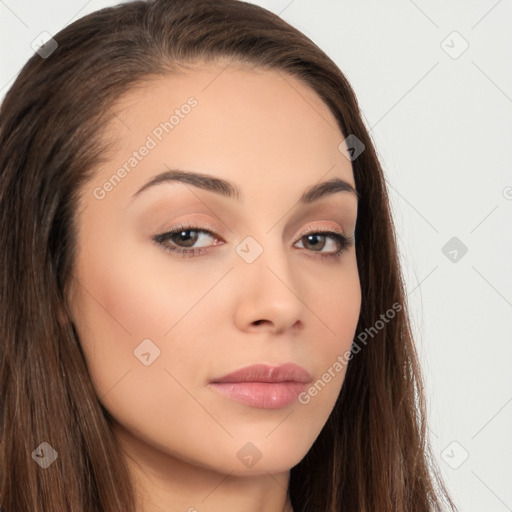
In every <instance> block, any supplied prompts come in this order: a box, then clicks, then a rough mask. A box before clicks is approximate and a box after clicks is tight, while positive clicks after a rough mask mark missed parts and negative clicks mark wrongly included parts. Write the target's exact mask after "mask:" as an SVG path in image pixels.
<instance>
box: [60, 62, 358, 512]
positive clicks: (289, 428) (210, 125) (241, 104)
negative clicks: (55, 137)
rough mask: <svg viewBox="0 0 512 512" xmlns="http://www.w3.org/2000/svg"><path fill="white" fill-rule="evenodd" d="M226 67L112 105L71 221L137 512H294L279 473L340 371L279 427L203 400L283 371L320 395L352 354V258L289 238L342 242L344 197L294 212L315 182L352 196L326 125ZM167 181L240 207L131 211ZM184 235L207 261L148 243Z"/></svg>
mask: <svg viewBox="0 0 512 512" xmlns="http://www.w3.org/2000/svg"><path fill="white" fill-rule="evenodd" d="M225 64H226V63H224V62H222V61H219V62H217V63H211V64H204V63H202V64H200V65H196V66H192V67H190V68H188V69H187V70H185V71H183V72H182V73H178V74H174V75H172V76H171V75H169V76H164V77H157V78H154V79H151V80H149V81H148V82H146V83H145V84H144V85H143V86H141V87H138V88H137V89H135V90H132V91H130V92H129V93H127V94H126V95H125V96H124V97H122V98H121V99H120V100H119V101H118V102H117V103H116V105H115V106H113V107H112V110H113V111H114V112H115V113H116V117H115V118H114V120H113V121H112V122H111V123H110V124H109V126H108V130H107V131H106V132H105V133H104V135H103V136H104V137H105V138H107V139H108V140H110V141H113V142H114V143H115V148H114V150H113V151H112V155H111V158H110V159H109V161H108V162H106V163H105V164H103V165H102V166H101V167H100V168H98V169H97V172H96V174H95V175H94V178H93V179H92V180H91V182H90V183H88V184H87V186H86V187H85V188H84V189H83V190H82V191H81V192H82V199H81V204H80V208H79V209H78V211H77V230H78V252H77V259H76V261H75V266H74V279H73V285H72V287H71V293H70V297H69V299H70V304H71V308H72V312H73V321H74V324H75V326H76V328H77V331H78V334H79V338H80V342H81V344H82V346H83V349H84V353H85V357H86V361H87V364H88V367H89V369H90V373H91V378H92V380H93V383H94V386H95V389H96V390H97V394H98V397H99V398H100V401H101V403H102V404H103V406H104V407H105V408H106V409H107V410H108V411H109V413H110V414H111V415H112V417H113V418H114V420H115V423H114V434H115V436H116V437H117V439H118V440H119V443H120V445H121V447H122V449H123V451H124V453H125V454H126V460H127V462H128V466H129V469H130V471H131V473H132V474H133V476H134V479H135V481H136V487H137V493H138V497H139V510H144V511H146V512H156V511H174V510H176V511H187V510H188V511H190V512H192V511H194V510H198V511H201V512H206V511H207V512H217V511H225V510H244V511H246V512H257V511H260V510H265V511H267V512H272V511H276V512H277V511H285V510H286V511H289V510H291V506H290V502H289V499H288V498H287V491H286V490H287V486H288V481H289V470H290V468H292V467H293V466H295V465H296V464H298V463H299V462H300V461H301V459H302V458H303V457H304V456H305V455H306V453H307V452H308V450H309V449H310V448H311V446H312V444H313V442H314V441H315V439H316V438H317V436H318V434H319V433H320V431H321V429H322V427H323V426H324V424H325V422H326V421H327V419H328V417H329V414H330V413H331V411H332V408H333V407H334V404H335V401H336V399H337V397H338V395H339V392H340V389H341V386H342V383H343V379H344V376H345V369H343V371H340V372H338V373H336V375H335V377H334V378H333V379H332V380H331V381H330V382H329V383H328V384H327V385H326V386H325V388H324V389H323V390H322V391H321V392H320V393H318V395H317V396H315V397H314V398H312V399H311V401H310V402H309V403H308V404H305V405H303V404H300V403H299V402H298V401H296V402H294V403H293V404H292V405H290V406H287V407H285V408H280V409H258V408H255V407H251V406H248V405H245V404H241V403H238V402H235V401H233V400H231V399H229V398H227V397H225V396H222V395H220V394H218V393H216V392H215V391H212V390H211V389H210V388H208V386H207V385H208V383H209V382H210V380H211V379H213V378H215V377H220V376H222V375H225V374H227V373H229V372H232V371H234V370H237V369H239V368H242V367H244V366H247V365H250V364H254V363H265V364H269V365H277V364H281V363H286V362H294V363H296V364H299V365H300V366H302V367H304V368H305V369H306V370H307V371H308V372H309V373H310V374H311V375H312V376H313V378H314V381H317V380H318V379H319V378H321V376H322V374H323V373H324V372H325V371H326V370H327V369H328V368H329V367H332V365H333V363H334V362H335V361H336V358H337V357H338V356H339V355H340V354H343V353H344V352H345V351H347V350H349V349H350V347H351V343H352V340H353V337H354V334H355V329H356V325H357V320H358V317H359V312H360V306H361V290H360V283H359V275H358V270H357V264H356V254H355V247H354V246H353V245H352V246H349V247H347V248H346V249H345V250H344V251H343V252H342V253H341V255H340V257H339V258H336V257H333V258H330V259H321V258H320V256H319V255H320V253H322V254H327V253H334V252H335V250H336V249H337V248H338V246H337V244H336V240H335V239H332V238H330V237H329V236H327V237H326V238H324V239H322V238H319V241H318V243H317V244H316V248H315V246H314V245H313V244H311V245H308V240H307V239H306V238H305V235H304V234H305V232H306V231H308V232H309V231H310V230H313V232H315V231H314V229H317V230H331V231H332V230H334V231H336V230H339V231H341V232H342V233H344V234H345V235H347V236H351V235H353V234H354V230H355V224H356V218H357V198H356V196H355V195H354V194H352V193H350V192H339V193H336V194H333V195H330V196H326V197H324V198H322V199H321V200H319V201H317V202H315V203H312V204H310V205H307V206H305V207H304V206H301V207H299V206H298V205H297V201H298V199H299V197H300V196H301V195H302V193H303V192H304V191H305V190H306V189H308V188H309V187H310V186H312V185H314V184H316V183H318V182H320V181H326V180H328V179H331V178H334V177H339V178H341V179H344V180H345V181H347V182H349V183H351V184H352V186H354V187H355V185H354V177H353V172H352V166H351V163H350V161H349V160H348V159H347V158H345V156H343V155H342V154H341V152H340V151H339V150H338V145H339V144H340V142H341V141H342V140H343V139H344V136H343V135H342V133H341V131H340V130H339V129H338V128H337V124H336V121H335V118H334V117H333V115H332V113H331V112H330V110H329V108H328V107H327V106H326V105H325V104H324V103H323V102H322V100H321V99H320V98H319V97H318V96H317V94H316V93H315V92H314V91H313V90H312V89H310V88H309V87H307V86H306V85H304V84H303V83H301V82H299V81H298V80H297V79H295V78H293V77H291V76H288V75H282V74H280V73H277V72H274V71H268V70H267V71H264V70H258V69H253V68H250V67H248V66H247V65H238V64H237V65H234V64H232V65H231V66H229V67H227V68H226V69H224V71H222V70H223V68H224V67H225ZM219 73H220V74H219ZM190 96H194V98H196V99H197V101H198V104H197V106H196V107H194V108H193V109H192V110H191V111H190V113H189V114H188V115H186V116H185V117H184V118H183V119H180V121H179V124H178V125H177V126H175V127H174V129H173V130H172V131H171V132H170V133H169V134H165V135H164V137H163V138H162V141H160V142H158V144H157V146H156V147H155V148H154V149H152V150H151V151H150V152H149V154H148V155H147V156H146V157H145V158H143V159H142V160H141V161H140V162H139V163H138V165H137V166H136V167H135V168H134V169H133V170H131V172H130V173H129V174H127V175H126V176H125V177H124V178H123V179H122V180H121V181H120V182H119V183H117V184H116V186H115V187H113V189H112V190H110V191H109V192H108V193H107V194H106V195H105V197H104V198H102V199H97V198H96V197H95V196H94V193H93V191H94V189H95V187H96V188H97V187H102V186H103V184H104V183H105V182H106V181H107V180H108V179H109V178H110V177H111V176H112V174H113V173H114V172H115V171H116V169H118V168H119V167H121V166H122V165H123V163H124V162H126V161H127V159H128V158H129V157H130V156H131V155H132V152H133V151H135V150H137V149H138V148H139V147H140V146H141V145H142V144H143V143H144V142H145V141H146V138H147V136H148V135H150V134H151V133H152V131H153V130H154V129H155V127H156V126H158V125H159V123H161V122H162V121H165V120H168V118H169V116H170V115H171V114H172V112H173V110H174V109H175V108H180V106H181V105H183V104H184V103H186V100H187V98H189V97H190ZM153 138H155V137H153ZM155 140H156V138H155ZM165 166H168V167H169V168H172V169H176V168H178V169H186V170H191V171H194V172H201V173H205V174H210V175H213V176H216V177H220V178H224V179H226V180H229V181H231V182H234V183H236V185H237V186H238V187H239V188H240V190H241V193H242V194H243V197H244V199H243V201H242V202H240V203H239V202H237V200H236V199H234V198H226V197H222V196H220V195H217V194H215V193H213V192H210V191H207V190H204V189H200V188H197V187H193V186H191V185H189V184H183V183H177V182H167V183H163V184H160V185H157V186H153V187H149V188H147V189H146V190H145V191H144V192H141V193H140V194H138V195H137V196H136V197H135V198H133V199H132V196H133V194H135V192H137V191H138V190H139V189H140V188H141V187H142V186H143V185H144V184H146V183H147V182H148V181H149V180H150V179H151V178H152V177H153V176H155V175H156V174H158V173H160V172H161V171H163V170H165ZM184 221H188V222H191V223H192V225H193V226H196V227H197V228H204V229H207V230H211V231H214V232H216V233H217V234H218V235H220V236H219V237H216V236H215V235H213V236H212V235H207V234H198V233H197V232H192V233H191V235H192V236H194V235H195V236H198V238H197V241H196V243H195V245H193V247H195V248H199V247H208V250H207V252H206V253H205V254H203V255H201V254H200V255H198V256H194V257H182V256H181V255H180V254H174V253H171V252H168V251H165V250H164V249H163V247H162V246H159V245H157V244H156V243H155V242H154V241H153V240H152V237H153V236H155V235H157V234H160V233H164V232H166V231H169V230H171V229H172V228H174V227H175V226H177V225H179V223H180V222H184ZM317 232H318V231H317ZM247 236H251V237H253V238H254V239H255V240H256V241H257V243H258V244H259V245H260V246H261V248H262V249H263V252H262V253H261V254H260V256H259V257H258V258H257V259H256V260H255V261H254V262H252V263H248V262H247V261H245V260H244V259H243V258H242V257H241V256H239V254H238V253H237V252H236V247H237V246H238V245H239V244H240V243H241V242H242V241H243V240H244V239H245V238H246V237H247ZM173 241H174V244H173ZM173 241H172V240H171V241H169V240H168V241H167V245H168V246H169V245H171V246H174V247H178V248H189V247H190V246H187V245H184V244H183V243H181V245H180V242H179V240H177V238H176V237H175V238H174V239H173ZM192 243H193V242H192ZM250 250H253V248H252V249H250ZM144 339H150V340H152V343H154V344H155V345H156V346H157V347H158V348H159V349H160V356H159V357H157V358H156V359H155V360H154V362H152V363H151V364H149V365H148V366H146V365H144V364H142V363H141V361H140V360H139V359H138V358H137V357H136V356H135V355H134V350H136V349H137V347H138V346H139V345H140V343H141V342H142V340H144ZM152 350H153V349H152ZM151 357H152V356H151ZM146 358H147V357H146ZM249 442H250V443H252V444H253V445H254V446H255V447H257V450H258V451H259V453H260V454H261V458H260V459H259V460H258V462H257V463H256V464H254V465H253V466H252V467H247V465H245V464H243V463H242V462H241V460H240V459H239V457H238V456H237V453H238V452H239V450H240V449H241V448H242V447H244V445H246V444H247V443H249ZM249 449H250V450H253V451H255V450H254V448H249Z"/></svg>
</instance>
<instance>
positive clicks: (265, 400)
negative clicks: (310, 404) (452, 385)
mask: <svg viewBox="0 0 512 512" xmlns="http://www.w3.org/2000/svg"><path fill="white" fill-rule="evenodd" d="M311 380H312V377H311V375H310V374H309V373H308V372H307V371H306V370H305V369H304V368H302V367H300V366H298V365H296V364H293V363H287V364H283V365H281V366H268V365H264V364H256V365H252V366H247V367H245V368H242V369H240V370H237V371H235V372H232V373H230V374H228V375H225V376H224V377H221V378H218V379H214V380H212V381H211V382H210V383H209V384H208V387H209V388H210V389H213V390H214V391H217V392H218V393H220V394H222V395H225V396H227V397H228V398H231V399H232V400H235V401H237V402H242V403H244V404H246V405H249V406H252V407H257V408H260V409H280V408H282V407H286V406H288V405H290V404H292V403H293V402H294V401H295V400H296V399H297V397H298V395H299V394H300V393H301V392H302V391H304V389H305V387H306V384H308V383H309V382H311Z"/></svg>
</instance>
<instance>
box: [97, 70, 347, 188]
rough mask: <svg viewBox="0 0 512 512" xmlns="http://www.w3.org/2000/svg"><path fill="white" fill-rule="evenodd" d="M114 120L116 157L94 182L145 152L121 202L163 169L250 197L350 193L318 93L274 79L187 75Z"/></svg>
mask: <svg viewBox="0 0 512 512" xmlns="http://www.w3.org/2000/svg"><path fill="white" fill-rule="evenodd" d="M111 110H112V112H114V114H115V115H114V117H113V120H112V121H111V122H110V124H109V126H108V127H107V130H106V137H107V138H108V139H110V140H112V141H114V145H115V148H116V149H115V154H114V159H113V161H112V162H110V164H109V166H108V169H107V168H104V169H102V170H101V173H100V174H101V176H100V177H99V181H101V179H105V178H108V176H109V173H110V174H112V171H113V170H115V169H116V168H118V167H119V166H121V165H123V163H126V162H127V160H128V158H130V156H131V155H133V153H134V152H137V150H138V149H139V148H141V147H142V146H144V145H146V146H151V150H150V151H145V153H146V154H145V156H144V157H143V158H141V159H140V160H139V161H138V162H137V164H136V172H133V171H132V172H130V175H129V177H128V178H127V179H125V181H127V182H129V184H123V189H124V190H125V192H126V193H128V192H131V193H133V192H134V191H135V190H138V188H140V187H141V186H143V184H144V183H145V182H146V181H147V179H148V178H150V177H152V176H153V175H155V174H157V173H158V171H160V172H161V171H163V170H165V168H166V167H172V168H183V169H190V170H197V171H198V172H205V173H208V174H212V175H216V176H220V177H222V178H225V179H227V180H229V181H232V182H234V183H237V184H240V188H241V189H242V190H247V191H250V190H253V191H257V190H258V189H259V187H261V184H262V183H265V184H268V183H273V184H275V185H277V186H280V187H281V188H282V187H287V188H290V187H293V188H296V189H297V190H300V191H301V192H302V190H303V189H304V188H305V187H307V186H310V185H311V184H313V183H315V182H318V181H320V180H322V179H329V178H333V177H339V178H341V179H343V180H345V181H347V182H349V183H351V184H352V185H354V179H353V175H352V167H351V164H350V161H349V160H347V159H346V158H345V157H344V156H343V155H342V153H341V152H340V151H339V149H338V146H339V145H340V143H341V141H342V140H343V139H344V137H343V135H342V133H341V131H340V129H339V127H338V124H337V121H336V119H335V118H334V115H333V114H332V112H331V111H330V109H329V108H328V107H327V105H326V104H325V103H324V102H323V101H322V99H321V98H320V97H319V96H318V94H317V93H316V92H315V91H314V90H312V89H311V88H310V87H308V86H307V85H306V84H304V83H303V82H301V81H300V80H299V79H297V78H295V77H293V76H291V75H289V74H285V73H283V72H280V71H276V70H264V69H261V68H254V67H250V66H248V65H242V64H233V63H230V62H229V61H220V62H216V63H209V64H205V63H203V64H200V65H194V66H188V67H187V68H185V69H183V70H182V71H179V72H177V73H173V74H168V75H162V76H158V77H152V78H149V79H147V80H146V81H145V82H144V83H142V84H140V85H137V87H136V88H134V89H132V90H130V91H129V92H128V93H126V94H125V95H123V97H121V98H120V99H119V100H118V101H117V102H116V103H115V104H114V105H112V107H111ZM139 158H140V156H139ZM134 170H135V167H134ZM125 185H126V186H125ZM116 193H117V191H116Z"/></svg>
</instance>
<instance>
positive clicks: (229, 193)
mask: <svg viewBox="0 0 512 512" xmlns="http://www.w3.org/2000/svg"><path fill="white" fill-rule="evenodd" d="M168 182H178V183H186V184H189V185H192V186H194V187H197V188H201V189H203V190H208V191H209V192H214V193H216V194H219V195H221V196H224V197H227V198H233V199H236V200H237V201H241V200H242V197H243V195H242V193H241V191H240V189H239V188H238V186H237V185H235V184H234V183H231V182H230V181H226V180H224V179H222V178H216V177H214V176H211V175H209V174H203V173H198V172H191V171H186V170H182V169H168V170H167V171H165V172H162V173H160V174H157V175H156V176H154V177H153V178H151V179H150V180H149V181H148V182H147V183H146V184H145V185H143V186H142V187H141V188H140V189H139V190H138V191H137V192H135V194H133V196H132V200H133V199H134V198H135V197H136V196H138V195H139V194H140V193H141V192H143V191H144V190H147V189H148V188H150V187H154V186H156V185H160V184H161V183H168ZM338 192H349V193H351V194H354V195H355V196H356V198H357V199H360V194H359V193H358V192H357V191H356V190H355V188H354V187H353V186H352V185H351V184H350V183H348V182H347V181H345V180H342V179H341V178H333V179H331V180H329V181H324V182H321V183H317V184H315V185H313V186H311V187H309V188H308V189H306V190H305V191H304V193H303V194H302V196H301V197H300V199H299V201H298V202H299V204H301V205H307V204H310V203H313V202H314V201H318V200H319V199H321V198H323V197H326V196H330V195H333V194H336V193H338Z"/></svg>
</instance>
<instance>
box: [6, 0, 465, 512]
mask: <svg viewBox="0 0 512 512" xmlns="http://www.w3.org/2000/svg"><path fill="white" fill-rule="evenodd" d="M54 39H55V40H56V42H57V44H58V47H57V48H56V49H54V50H53V51H52V52H51V54H50V55H45V56H44V57H43V56H40V55H38V54H34V55H33V56H32V57H31V58H30V59H29V60H28V62H27V63H26V64H25V66H24V67H23V69H22V71H21V72H20V74H19V76H18V77H17V79H16V81H15V82H14V85H13V86H12V87H11V89H10V90H9V91H8V93H7V95H6V96H5V99H4V101H3V104H2V105H1V109H0V173H1V174H0V212H1V218H0V247H1V248H2V249H1V256H0V258H1V259H0V276H1V282H0V300H1V302H0V343H1V352H0V389H1V408H0V411H1V412H0V414H1V417H0V420H1V424H0V440H1V445H0V448H1V450H0V472H1V474H0V478H1V487H0V505H1V507H2V509H3V511H4V512H18V511H19V512H26V511H27V510H30V511H31V512H43V511H44V512H46V511H49V510H51V511H53V512H59V511H62V512H64V511H70V510H71V511H80V512H82V511H96V512H100V511H105V512H119V511H123V512H134V511H135V500H134V492H133V487H132V481H131V480H130V475H129V472H128V470H127V467H126V465H125V462H124V459H123V456H122V453H121V451H120V448H119V446H118V445H117V443H116V439H115V438H114V436H113V434H112V432H111V418H110V416H109V414H108V412H107V411H106V410H105V409H104V408H103V407H102V405H101V404H100V402H99V400H98V397H97V396H96V394H95V390H94V388H93V386H92V383H91V379H90V376H89V373H88V369H87V366H86V363H85V359H84V357H83V353H82V351H81V348H80V343H79V340H78V336H77V333H76V331H75V329H74V327H73V324H72V322H71V320H70V318H71V316H70V312H69V308H68V305H67V302H66V295H67V293H66V290H67V289H68V288H67V287H68V285H69V283H70V279H71V275H72V273H71V271H72V268H73V262H74V255H75V251H76V238H75V236H76V230H75V219H76V214H77V205H78V200H79V190H80V189H81V187H82V186H83V185H84V184H85V183H87V182H88V180H89V179H90V178H91V176H92V175H93V172H94V169H95V168H97V166H98V164H99V163H100V162H102V161H103V160H104V159H106V158H107V153H108V151H107V149H108V147H107V146H106V144H105V141H103V140H102V137H101V136H102V128H104V127H105V126H106V125H107V123H108V122H109V121H111V120H112V118H113V115H114V113H113V111H112V109H111V108H110V107H111V106H112V105H113V104H114V102H115V100H116V98H118V97H119V96H120V95H121V94H123V93H125V92H127V91H129V90H130V89H131V88H133V87H136V86H137V84H139V83H140V82H141V81H144V80H147V79H150V78H151V77H152V76H155V75H166V74H170V75H172V73H173V71H174V70H176V69H178V68H179V66H180V65H183V64H189V63H194V62H204V61H215V59H221V58H228V59H232V60H233V61H234V62H245V63H249V64H251V65H255V66H257V67H260V68H263V69H272V70H277V71H279V72H282V73H283V74H284V76H286V74H289V75H292V76H294V77H296V78H299V79H300V80H302V81H303V82H304V83H306V84H307V85H309V86H310V87H311V88H312V89H313V90H314V91H316V93H317V94H318V95H319V96H320V97H321V98H322V99H323V101H324V102H325V103H326V104H327V106H328V107H329V108H330V109H331V111H332V112H333V114H334V116H335V118H336V120H337V121H338V124H339V128H340V130H341V132H342V134H343V135H344V137H347V136H349V135H355V136H356V137H357V138H358V139H359V140H360V141H362V143H363V144H364V146H365V150H364V151H363V153H362V154H360V155H359V156H358V157H357V158H356V159H355V160H353V162H352V166H353V172H354V177H355V184H356V189H357V191H358V193H359V196H360V200H359V205H358V218H357V225H356V254H357V263H358V269H359V275H360V283H361V288H362V307H361V314H360V319H359V323H358V326H357V331H356V333H358V338H357V339H359V340H362V339H363V337H361V334H362V333H364V332H366V333H367V334H368V332H371V333H372V336H371V340H368V342H366V343H365V344H364V346H360V347H359V348H360V350H359V351H358V352H357V354H356V353H354V356H353V358H352V359H351V360H350V363H349V365H348V368H347V373H346V376H345V381H344V383H343V387H342V390H341V393H340V395H339V398H338V401H337V403H336V405H335V408H334V410H333V411H332V414H331V415H330V417H329V419H328V421H327V423H326V425H325V427H324V428H323V430H322V432H321V433H320V435H319V437H318V438H317V440H316V441H315V443H314V445H313V446H312V448H311V450H310V451H309V452H308V454H307V455H306V457H305V458H304V459H303V460H302V461H301V462H300V463H299V464H298V465H297V466H295V467H294V468H292V469H291V474H290V485H289V493H290V497H291V501H292V505H293V507H294V510H295V511H296V512H300V511H308V512H335V511H341V510H342V511H343V512H377V511H378V512H391V511H393V512H411V511H414V512H427V511H429V512H431V511H440V510H444V509H443V508H442V507H444V506H445V505H447V506H448V507H450V508H449V510H456V508H455V505H454V504H453V502H452V500H451V499H450V497H449V494H448V492H447V490H446V488H445V486H444V484H443V482H442V479H441V477H440V473H439V470H438V469H437V468H436V465H435V459H434V457H433V456H432V454H431V451H430V450H431V448H430V445H429V442H428V437H427V435H426V428H427V427H426V414H425V412H426V411H425V409H426V406H425V398H424V389H423V384H422V377H421V374H420V368H419V365H418V358H417V353H416V350H415V347H414V343H413V338H412V334H411V329H410V323H409V322H410V321H409V313H408V307H407V301H406V298H407V297H406V293H405V290H404V284H403V281H402V276H401V270H400V266H399V260H398V255H397V245H396V239H395V234H394V226H393V221H392V217H391V212H390V207H389V200H388V194H387V190H386V186H385V181H384V177H383V172H382V169H381V166H380V164H379V161H378V159H377V156H376V152H375V149H374V146H373V144H372V141H371V139H370V137H369V134H368V132H367V131H366V129H365V127H364V124H363V121H362V119H361V115H360V110H359V106H358V103H357V100H356V97H355V94H354V92H353V90H352V88H351V86H350V84H349V82H348V81H347V79H346V78H345V76H344V75H343V74H342V72H341V71H340V70H339V69H338V67H337V66H336V65H335V63H334V62H333V61H332V60H331V59H329V57H327V55H325V53H324V52H323V51H322V50H320V49H319V48H318V47H317V46H316V45H315V44H314V43H313V42H312V41H311V40H310V39H308V38H307V37H306V36H305V35H303V34H302V33H300V32H299V31H298V30H296V29H295V28H293V27H292V26H290V25H289V24H287V23H286V22H284V21H283V20H282V19H280V18H279V17H278V16H276V15H275V14H273V13H271V12H269V11H267V10H265V9H263V8H261V7H258V6H255V5H252V4H249V3H245V2H241V1H236V0H216V1H208V0H156V1H148V2H145V1H132V2H129V3H124V4H120V5H117V6H115V7H109V8H105V9H102V10H100V11H97V12H94V13H92V14H90V15H88V16H85V17H83V18H81V19H79V20H77V21H76V22H74V23H72V24H71V25H69V26H68V27H66V28H65V29H63V30H62V31H61V32H59V33H58V34H56V35H55V36H54ZM50 47H51V45H50V46H48V47H47V48H48V49H49V48H50ZM397 304H398V305H400V307H396V306H395V307H394V306H393V305H397ZM390 308H393V311H394V312H395V314H394V315H393V318H392V319H391V320H389V321H386V322H384V321H383V320H382V315H383V314H385V313H386V312H387V311H388V310H390ZM379 322H380V325H379ZM376 325H378V326H379V328H375V326H376ZM369 329H373V331H369ZM359 345H361V344H360V343H359V344H358V346H359ZM42 442H47V443H49V445H51V446H52V447H53V448H54V449H55V450H56V451H57V452H58V458H57V460H56V461H55V462H54V463H53V464H52V465H51V466H49V467H48V468H46V469H43V468H41V467H40V466H39V465H38V464H36V463H35V462H34V460H33V457H32V454H33V452H34V450H35V448H36V447H38V446H39V445H41V443H42Z"/></svg>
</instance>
